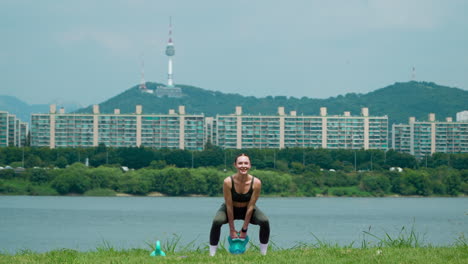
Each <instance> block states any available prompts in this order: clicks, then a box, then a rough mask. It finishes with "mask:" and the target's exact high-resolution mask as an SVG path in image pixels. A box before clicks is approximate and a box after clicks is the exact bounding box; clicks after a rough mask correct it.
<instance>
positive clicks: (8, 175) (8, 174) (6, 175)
mask: <svg viewBox="0 0 468 264" xmlns="http://www.w3.org/2000/svg"><path fill="white" fill-rule="evenodd" d="M15 177H16V173H15V171H14V170H13V169H3V170H0V179H13V178H15Z"/></svg>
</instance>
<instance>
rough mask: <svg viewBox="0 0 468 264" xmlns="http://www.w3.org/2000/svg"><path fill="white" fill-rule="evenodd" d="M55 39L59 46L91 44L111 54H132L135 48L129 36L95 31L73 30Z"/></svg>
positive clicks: (60, 34)
mask: <svg viewBox="0 0 468 264" xmlns="http://www.w3.org/2000/svg"><path fill="white" fill-rule="evenodd" d="M57 39H58V42H59V43H60V44H62V45H67V46H68V45H76V44H83V43H92V44H95V45H97V46H99V47H101V48H103V49H105V50H107V51H109V52H110V53H112V54H122V53H127V52H132V53H133V52H134V51H133V50H134V46H135V44H134V41H133V38H131V36H130V35H126V34H122V33H116V32H110V31H101V30H96V29H73V30H70V31H67V32H62V33H59V34H58V36H57Z"/></svg>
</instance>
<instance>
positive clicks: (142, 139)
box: [31, 105, 205, 150]
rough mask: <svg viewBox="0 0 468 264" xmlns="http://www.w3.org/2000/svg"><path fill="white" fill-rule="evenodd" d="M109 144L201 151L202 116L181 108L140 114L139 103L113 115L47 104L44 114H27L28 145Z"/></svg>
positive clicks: (77, 145) (51, 146) (202, 142)
mask: <svg viewBox="0 0 468 264" xmlns="http://www.w3.org/2000/svg"><path fill="white" fill-rule="evenodd" d="M101 143H102V144H105V145H106V146H109V147H139V146H145V147H154V148H172V149H189V150H202V149H203V146H204V144H205V139H204V116H203V115H187V114H186V113H185V107H184V106H180V107H179V111H178V113H176V112H175V111H174V110H172V109H171V110H169V113H168V114H144V113H143V111H142V107H141V105H137V106H136V109H135V113H130V114H122V113H120V110H119V109H115V110H114V113H113V114H103V113H100V112H99V106H98V105H94V106H93V113H92V114H75V113H65V111H64V109H60V110H59V111H58V112H57V109H56V106H55V105H51V106H50V111H49V113H47V114H33V115H32V116H31V146H48V147H50V148H56V147H92V146H97V145H99V144H101Z"/></svg>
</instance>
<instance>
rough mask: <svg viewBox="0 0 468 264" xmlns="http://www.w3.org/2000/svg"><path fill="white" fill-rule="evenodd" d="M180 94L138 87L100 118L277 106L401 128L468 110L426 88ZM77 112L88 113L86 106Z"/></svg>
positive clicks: (188, 89) (272, 110) (267, 110)
mask: <svg viewBox="0 0 468 264" xmlns="http://www.w3.org/2000/svg"><path fill="white" fill-rule="evenodd" d="M157 85H160V84H157V83H147V87H148V88H149V89H156V86H157ZM177 86H178V87H181V88H182V92H183V93H184V94H185V96H184V97H182V98H167V97H163V98H158V97H157V96H156V95H154V94H147V93H142V92H140V90H139V89H138V86H134V87H132V88H130V89H128V90H126V91H125V92H123V93H121V94H119V95H117V96H115V97H113V98H111V99H109V100H107V101H105V102H103V103H101V104H99V105H100V111H101V113H112V112H113V110H114V109H115V108H118V109H120V110H121V113H133V112H135V105H137V104H139V105H142V106H143V113H157V114H161V113H162V114H164V113H167V112H168V111H169V109H177V107H178V106H179V105H185V110H186V113H189V114H200V113H204V114H205V116H216V114H232V113H234V112H235V107H236V106H242V109H243V113H244V114H254V115H256V114H259V113H261V114H262V115H267V114H276V113H277V110H278V107H279V106H284V107H285V111H286V113H289V112H290V111H297V114H298V115H301V114H304V115H319V113H320V107H327V108H328V114H329V115H341V114H343V112H344V111H351V115H359V114H360V112H361V108H362V107H368V108H369V112H370V115H373V116H382V115H387V116H388V117H389V123H390V124H392V123H407V122H408V118H409V117H410V116H414V117H416V119H417V120H427V116H428V114H429V113H435V114H436V119H437V120H445V118H446V117H453V118H454V120H455V115H456V113H457V112H460V111H463V110H468V91H465V90H462V89H459V88H451V87H446V86H441V85H437V84H435V83H428V82H414V81H412V82H405V83H395V84H393V85H390V86H387V87H385V88H381V89H378V90H375V91H373V92H370V93H367V94H356V93H348V94H346V95H339V96H337V97H330V98H327V99H313V98H307V97H302V98H295V97H287V96H267V97H263V98H256V97H253V96H247V97H245V96H241V95H239V94H225V93H221V92H218V91H209V90H204V89H201V88H198V87H193V86H188V85H177ZM77 112H88V113H91V112H92V107H91V106H89V107H87V108H84V109H80V110H78V111H77Z"/></svg>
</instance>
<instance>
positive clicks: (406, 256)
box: [0, 247, 468, 264]
mask: <svg viewBox="0 0 468 264" xmlns="http://www.w3.org/2000/svg"><path fill="white" fill-rule="evenodd" d="M150 253H151V250H143V249H130V250H114V249H112V248H108V249H98V250H96V251H89V252H78V251H75V250H70V249H62V250H54V251H50V252H47V253H33V252H29V251H24V252H19V253H17V254H15V255H0V263H269V264H271V263H330V264H332V263H333V264H335V263H444V264H445V263H463V264H465V263H467V262H468V248H467V247H421V248H366V249H359V248H346V247H344V248H340V247H323V248H314V247H309V248H302V247H301V248H295V249H285V250H270V251H269V252H268V254H267V255H266V256H262V255H260V254H259V253H258V251H257V250H256V249H251V250H248V251H247V252H246V253H245V254H243V255H231V254H229V253H227V252H226V251H225V250H218V252H217V254H216V256H215V257H210V256H209V255H208V250H207V249H203V250H195V251H178V252H175V253H167V256H166V257H151V256H149V254H150Z"/></svg>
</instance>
